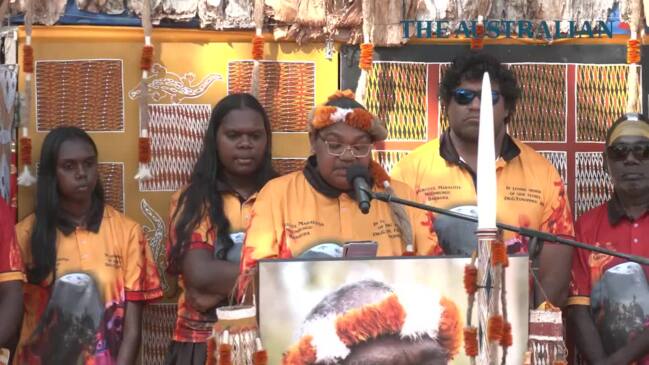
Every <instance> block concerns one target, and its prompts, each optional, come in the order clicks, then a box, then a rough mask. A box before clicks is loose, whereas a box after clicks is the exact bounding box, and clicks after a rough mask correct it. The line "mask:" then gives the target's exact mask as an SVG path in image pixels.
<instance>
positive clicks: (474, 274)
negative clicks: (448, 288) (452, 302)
mask: <svg viewBox="0 0 649 365" xmlns="http://www.w3.org/2000/svg"><path fill="white" fill-rule="evenodd" d="M464 290H466V293H467V294H468V295H473V294H475V292H476V291H478V268H477V267H475V265H466V266H465V267H464Z"/></svg>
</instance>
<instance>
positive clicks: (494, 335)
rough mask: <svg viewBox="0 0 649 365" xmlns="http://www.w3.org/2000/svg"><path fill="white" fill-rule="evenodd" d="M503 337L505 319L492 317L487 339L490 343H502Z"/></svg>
mask: <svg viewBox="0 0 649 365" xmlns="http://www.w3.org/2000/svg"><path fill="white" fill-rule="evenodd" d="M502 336H503V317H502V316H499V315H495V316H491V318H489V323H488V325H487V338H488V339H489V341H496V342H500V340H501V339H502Z"/></svg>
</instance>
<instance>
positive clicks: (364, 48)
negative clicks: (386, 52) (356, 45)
mask: <svg viewBox="0 0 649 365" xmlns="http://www.w3.org/2000/svg"><path fill="white" fill-rule="evenodd" d="M373 58H374V45H373V44H371V43H363V44H361V59H360V61H359V63H358V67H360V69H361V70H365V71H369V70H370V69H372V59H373Z"/></svg>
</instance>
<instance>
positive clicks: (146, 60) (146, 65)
mask: <svg viewBox="0 0 649 365" xmlns="http://www.w3.org/2000/svg"><path fill="white" fill-rule="evenodd" d="M151 66H153V46H152V45H145V46H144V47H142V58H141V59H140V69H141V70H143V71H151Z"/></svg>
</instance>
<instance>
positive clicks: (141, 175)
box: [135, 130, 153, 180]
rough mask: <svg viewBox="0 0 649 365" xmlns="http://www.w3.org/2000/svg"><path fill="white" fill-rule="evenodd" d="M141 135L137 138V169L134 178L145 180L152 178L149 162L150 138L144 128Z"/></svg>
mask: <svg viewBox="0 0 649 365" xmlns="http://www.w3.org/2000/svg"><path fill="white" fill-rule="evenodd" d="M142 134H143V136H142V137H140V138H139V140H138V170H137V174H136V175H135V179H136V180H147V179H151V178H153V175H152V174H151V169H150V167H149V163H150V162H151V139H150V138H149V137H148V133H147V131H146V130H144V131H142Z"/></svg>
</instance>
